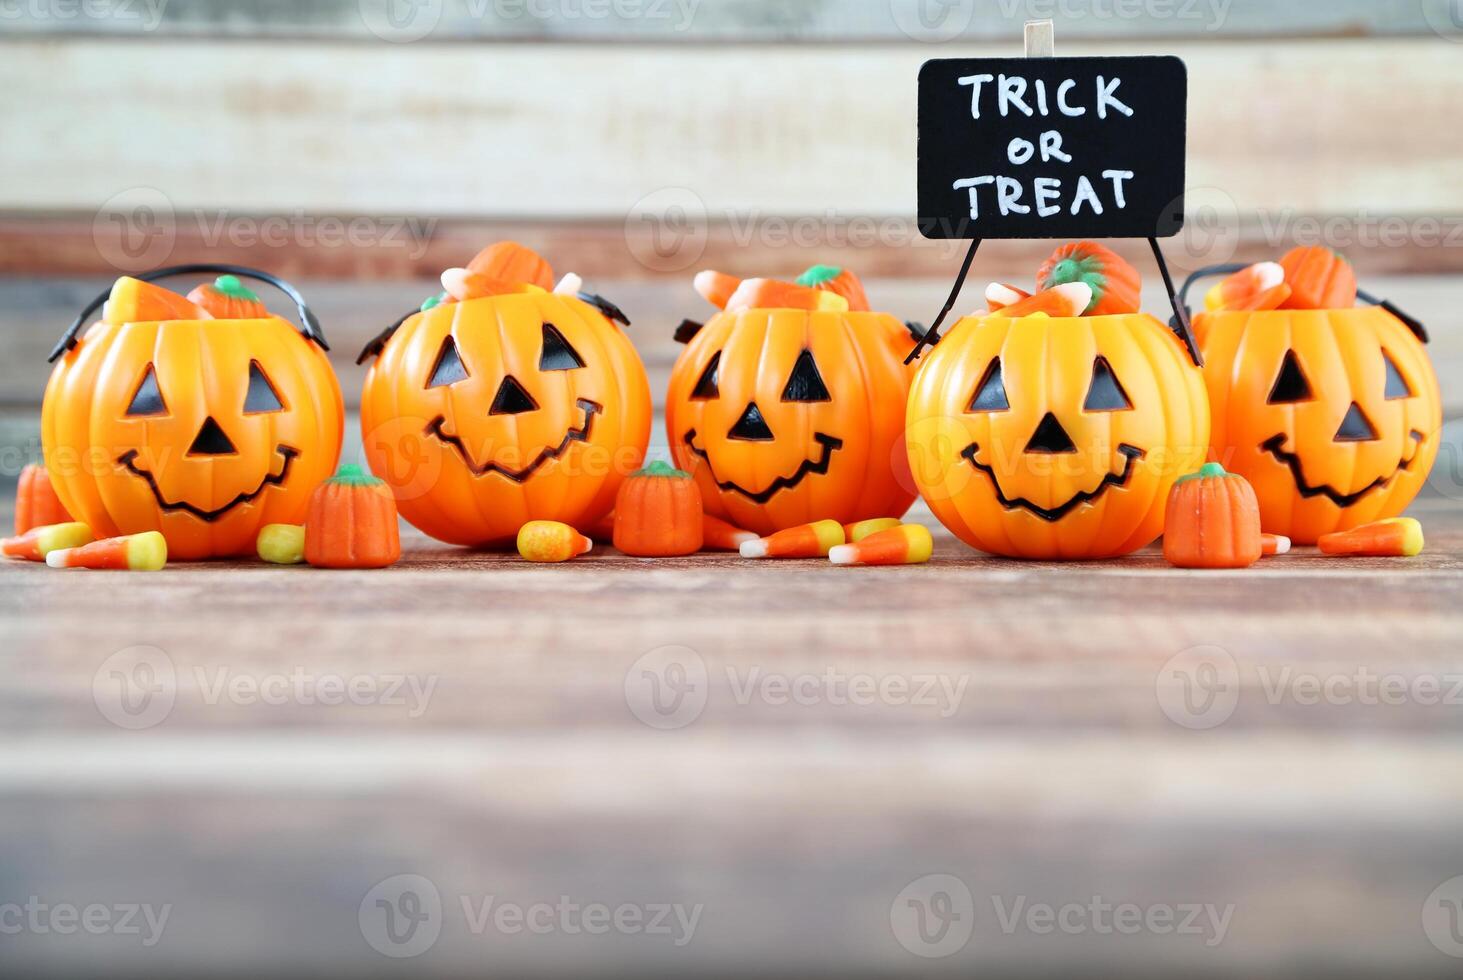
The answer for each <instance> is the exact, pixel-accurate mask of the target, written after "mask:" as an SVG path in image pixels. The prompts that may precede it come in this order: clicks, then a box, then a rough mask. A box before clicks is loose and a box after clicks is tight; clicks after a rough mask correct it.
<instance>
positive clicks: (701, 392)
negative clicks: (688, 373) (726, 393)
mask: <svg viewBox="0 0 1463 980" xmlns="http://www.w3.org/2000/svg"><path fill="white" fill-rule="evenodd" d="M720 397H721V351H717V352H716V353H715V354H712V355H711V360H709V361H707V362H706V370H704V371H702V372H701V377H700V378H699V379H698V380H697V382H696V387H695V388H693V389H692V390H691V398H692V399H693V400H694V401H702V402H704V401H709V400H710V399H712V398H720Z"/></svg>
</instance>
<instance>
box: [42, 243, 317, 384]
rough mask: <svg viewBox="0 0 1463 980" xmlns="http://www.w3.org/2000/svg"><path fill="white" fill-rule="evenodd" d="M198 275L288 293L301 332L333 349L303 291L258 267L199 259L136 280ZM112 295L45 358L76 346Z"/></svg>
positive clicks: (95, 304) (93, 305)
mask: <svg viewBox="0 0 1463 980" xmlns="http://www.w3.org/2000/svg"><path fill="white" fill-rule="evenodd" d="M199 274H211V275H215V276H240V277H242V278H245V279H254V280H256V281H258V282H262V283H267V284H269V285H271V286H273V287H274V288H275V289H278V290H279V291H280V292H282V293H284V294H285V295H286V296H288V297H289V298H290V299H291V300H292V301H293V302H294V304H295V308H296V309H298V310H299V312H300V326H299V331H300V334H301V336H303V337H304V338H305V339H306V340H312V341H314V342H315V343H316V344H319V345H320V349H321V350H330V345H329V344H327V343H326V342H325V332H324V331H323V330H321V329H320V321H319V320H318V319H317V318H316V316H315V314H314V313H313V312H311V310H310V307H309V306H307V305H306V304H305V298H304V297H303V296H301V295H300V291H299V290H298V289H296V288H295V287H294V286H292V285H290V284H289V283H288V282H286V281H284V280H283V279H281V278H280V277H279V276H276V275H274V274H273V273H270V272H262V271H260V270H259V269H249V268H246V267H244V266H242V265H220V264H215V263H211V262H196V263H193V264H191V265H174V266H169V267H168V268H166V269H154V270H152V271H151V272H143V273H139V274H138V275H136V276H134V277H133V278H134V279H141V280H142V281H143V282H156V281H157V280H159V279H167V278H170V277H172V276H188V275H194V276H196V275H199ZM111 295H112V291H111V289H110V288H109V289H108V290H107V291H106V292H104V293H102V294H101V295H100V296H98V297H97V298H96V299H94V300H92V301H91V302H90V303H88V304H87V305H86V309H84V310H82V311H81V312H80V313H79V314H78V315H77V317H76V319H75V320H73V321H72V322H71V326H69V327H67V328H66V333H65V334H64V335H62V337H61V339H60V340H59V341H57V343H56V346H55V347H53V348H51V353H50V355H49V356H47V357H46V361H47V362H48V363H49V362H54V361H55V360H56V358H58V357H60V356H61V355H62V354H64V353H66V352H67V351H69V350H71V349H73V348H74V347H75V346H76V338H77V336H78V335H79V334H80V333H81V330H82V328H83V327H85V326H86V322H87V320H89V319H91V317H92V315H93V314H94V313H96V311H97V310H99V309H101V308H102V305H103V304H104V303H106V301H107V297H109V296H111Z"/></svg>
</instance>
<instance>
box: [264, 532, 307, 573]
mask: <svg viewBox="0 0 1463 980" xmlns="http://www.w3.org/2000/svg"><path fill="white" fill-rule="evenodd" d="M254 552H255V553H256V554H257V555H259V557H260V559H261V560H263V561H267V562H269V563H270V564H271V565H298V564H299V563H300V562H302V561H304V560H305V526H304V525H303V524H266V525H264V527H262V528H260V529H259V537H257V538H255V539H254Z"/></svg>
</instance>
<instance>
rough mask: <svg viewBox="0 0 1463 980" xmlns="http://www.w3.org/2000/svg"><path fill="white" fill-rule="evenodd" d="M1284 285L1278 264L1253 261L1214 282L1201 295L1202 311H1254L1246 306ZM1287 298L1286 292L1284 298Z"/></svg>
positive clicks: (1287, 291) (1288, 292) (1287, 293)
mask: <svg viewBox="0 0 1463 980" xmlns="http://www.w3.org/2000/svg"><path fill="white" fill-rule="evenodd" d="M1284 282H1285V270H1284V269H1283V268H1281V266H1280V263H1279V262H1256V263H1255V264H1254V265H1251V266H1246V267H1245V268H1243V269H1241V270H1240V271H1238V272H1236V273H1234V274H1233V275H1230V276H1227V277H1226V278H1224V279H1222V280H1220V281H1219V282H1218V283H1216V284H1215V285H1214V287H1213V288H1212V289H1210V290H1209V292H1207V293H1205V294H1204V309H1206V310H1208V311H1209V312H1211V313H1212V312H1214V311H1216V310H1249V309H1254V307H1252V306H1250V305H1249V304H1250V303H1251V302H1253V301H1254V300H1255V299H1256V298H1258V297H1259V296H1261V295H1263V294H1265V293H1268V292H1270V291H1271V290H1272V289H1274V288H1275V287H1276V286H1279V285H1282V284H1283V283H1284ZM1289 298H1290V291H1289V290H1288V289H1287V290H1286V293H1285V299H1289ZM1284 301H1285V300H1284V299H1282V300H1281V302H1284ZM1274 308H1275V307H1273V306H1272V307H1268V309H1274Z"/></svg>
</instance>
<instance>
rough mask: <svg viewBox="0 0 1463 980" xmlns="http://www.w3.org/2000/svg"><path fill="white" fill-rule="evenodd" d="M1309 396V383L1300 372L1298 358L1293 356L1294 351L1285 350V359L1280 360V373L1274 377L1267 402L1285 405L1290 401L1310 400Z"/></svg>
mask: <svg viewBox="0 0 1463 980" xmlns="http://www.w3.org/2000/svg"><path fill="white" fill-rule="evenodd" d="M1311 397H1312V396H1311V383H1310V382H1309V381H1307V380H1306V376H1305V374H1303V373H1302V372H1301V369H1300V360H1299V359H1298V358H1297V357H1296V356H1295V351H1293V350H1288V351H1286V352H1285V360H1283V361H1281V362H1280V374H1279V375H1278V376H1277V377H1276V378H1275V386H1274V387H1273V388H1271V389H1270V397H1269V399H1267V401H1268V403H1269V404H1271V405H1285V404H1289V403H1290V402H1305V401H1310V400H1311Z"/></svg>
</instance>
